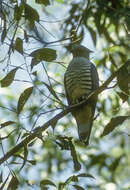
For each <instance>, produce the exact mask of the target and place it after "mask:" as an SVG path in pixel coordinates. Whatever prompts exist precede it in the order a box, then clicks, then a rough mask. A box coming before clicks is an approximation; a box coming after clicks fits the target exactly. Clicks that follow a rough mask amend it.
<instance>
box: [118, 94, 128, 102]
mask: <svg viewBox="0 0 130 190" xmlns="http://www.w3.org/2000/svg"><path fill="white" fill-rule="evenodd" d="M117 94H118V95H119V97H120V98H121V99H122V101H123V103H124V102H125V101H127V100H128V98H129V96H128V95H127V94H125V93H123V92H117Z"/></svg>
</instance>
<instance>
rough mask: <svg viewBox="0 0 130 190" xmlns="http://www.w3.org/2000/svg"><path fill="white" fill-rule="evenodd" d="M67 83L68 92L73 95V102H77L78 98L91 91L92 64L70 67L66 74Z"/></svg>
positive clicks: (70, 95)
mask: <svg viewBox="0 0 130 190" xmlns="http://www.w3.org/2000/svg"><path fill="white" fill-rule="evenodd" d="M65 83H66V88H67V93H68V95H69V97H71V99H72V102H77V101H76V100H77V99H79V98H80V97H81V96H83V95H85V96H86V95H88V94H89V93H91V91H92V78H91V65H90V64H86V63H85V64H80V65H78V66H76V64H75V65H72V66H71V67H69V69H68V70H67V71H66V74H65Z"/></svg>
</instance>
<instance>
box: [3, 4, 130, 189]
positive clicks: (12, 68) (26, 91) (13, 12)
mask: <svg viewBox="0 0 130 190" xmlns="http://www.w3.org/2000/svg"><path fill="white" fill-rule="evenodd" d="M59 10H60V11H59ZM62 10H63V11H62ZM0 11H1V17H0V19H1V28H0V35H1V38H0V40H1V47H0V48H1V56H0V69H1V71H0V77H1V80H0V83H1V89H0V91H1V94H0V96H1V98H0V108H1V109H0V114H1V116H0V123H1V127H0V141H1V142H0V155H1V159H0V164H1V171H0V172H1V175H0V189H58V190H61V189H66V190H67V189H77V190H83V189H100V190H102V189H106V190H107V189H108V187H109V189H111V188H112V187H113V189H124V190H127V189H129V188H130V183H129V179H128V177H129V175H130V173H129V170H128V166H129V165H130V161H129V159H128V155H129V153H130V151H129V148H128V144H129V142H130V139H129V136H130V132H129V129H128V127H129V123H130V109H129V107H130V60H129V56H128V52H129V48H130V45H129V44H130V4H129V1H128V0H116V1H114V0H109V1H106V0H96V1H95V0H91V1H90V0H88V1H87V0H80V1H73V0H71V1H63V0H53V1H49V0H44V1H41V0H35V1H28V2H27V1H26V0H24V1H17V0H14V1H12V0H11V1H6V0H4V1H0ZM58 15H60V17H61V18H63V19H59V20H58V19H55V18H58ZM66 15H68V16H67V17H66ZM46 19H47V20H46ZM88 33H89V34H90V36H91V44H92V46H93V47H94V48H96V50H97V51H98V53H97V56H95V60H94V63H95V64H96V66H97V69H98V72H99V77H100V84H101V85H102V84H103V82H104V81H106V79H108V78H109V77H110V78H111V76H113V78H112V80H109V79H108V84H107V85H106V86H105V87H104V89H103V91H102V92H99V93H100V95H99V98H98V104H97V113H98V115H97V116H96V117H95V121H94V127H93V132H92V136H91V142H90V145H89V146H88V147H86V146H85V145H83V144H82V143H81V142H80V141H79V139H78V138H77V136H76V135H77V129H76V127H75V123H74V121H73V119H72V116H71V115H70V114H67V113H68V112H70V110H69V111H66V110H67V109H69V108H68V107H67V106H66V98H65V94H64V87H63V74H64V72H65V69H66V65H65V64H64V63H69V61H70V60H71V57H70V53H69V47H70V44H71V45H73V43H74V41H79V43H82V44H84V45H85V46H87V47H88V46H89V40H88V39H86V36H87V35H86V34H88ZM68 45H69V46H68ZM77 109H78V108H77ZM58 114H59V115H58ZM66 114H67V115H66ZM55 115H58V117H56V116H55ZM63 116H64V117H63ZM61 118H62V119H61ZM59 119H61V120H59ZM49 126H51V128H49ZM41 129H42V130H41ZM75 134H76V135H75ZM104 136H105V137H104ZM3 158H4V159H3ZM8 158H10V159H8ZM2 159H3V160H2ZM3 161H5V164H3Z"/></svg>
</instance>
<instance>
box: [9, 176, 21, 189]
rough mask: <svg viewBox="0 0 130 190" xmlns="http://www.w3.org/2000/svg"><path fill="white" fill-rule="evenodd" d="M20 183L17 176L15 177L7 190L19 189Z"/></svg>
mask: <svg viewBox="0 0 130 190" xmlns="http://www.w3.org/2000/svg"><path fill="white" fill-rule="evenodd" d="M18 184H19V181H18V179H17V177H16V176H13V177H12V178H11V180H10V182H9V185H8V187H7V190H14V189H17V188H18Z"/></svg>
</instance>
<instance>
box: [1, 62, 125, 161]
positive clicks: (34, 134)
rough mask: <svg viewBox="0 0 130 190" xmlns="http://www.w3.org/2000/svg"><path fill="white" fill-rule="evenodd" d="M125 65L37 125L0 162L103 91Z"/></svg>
mask: <svg viewBox="0 0 130 190" xmlns="http://www.w3.org/2000/svg"><path fill="white" fill-rule="evenodd" d="M124 66H125V64H123V65H122V66H121V67H120V68H119V69H118V70H117V71H116V72H114V73H113V74H112V75H111V76H110V77H109V78H108V79H107V80H106V82H104V83H103V85H102V86H100V87H99V88H98V89H97V90H95V91H94V92H93V93H91V94H90V95H89V96H88V98H87V99H86V100H83V101H82V102H80V103H78V104H75V105H72V106H67V107H66V109H65V110H63V111H62V112H60V113H59V114H57V115H56V116H54V117H53V118H52V119H50V120H49V121H47V122H46V123H44V124H43V125H42V126H40V127H37V128H36V129H35V130H34V131H33V132H32V133H31V134H29V135H28V136H27V137H26V138H25V139H24V140H23V141H21V142H20V143H19V144H17V145H16V146H15V147H14V148H12V149H11V150H10V151H8V152H7V153H6V154H5V155H4V156H3V157H2V158H0V164H2V163H3V162H4V161H6V160H8V159H9V158H10V157H11V156H13V155H14V154H15V153H16V152H18V151H19V150H20V149H21V148H23V147H25V146H27V144H28V143H30V142H31V141H32V140H34V139H35V138H36V137H37V136H38V135H39V134H41V133H42V132H43V131H45V130H46V129H47V128H48V127H49V126H51V125H53V124H54V123H57V121H58V120H59V119H61V118H63V117H64V116H65V115H67V114H68V113H69V112H71V111H72V110H74V109H77V108H78V107H80V106H82V105H84V104H86V103H87V102H88V100H89V99H90V98H91V97H93V96H95V95H98V94H99V93H101V92H102V91H104V90H105V89H106V88H107V86H108V85H109V84H110V82H111V81H112V80H113V79H114V78H115V77H116V76H117V74H118V72H119V71H120V70H121V69H122V68H123V67H124Z"/></svg>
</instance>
